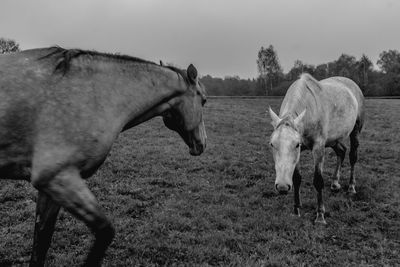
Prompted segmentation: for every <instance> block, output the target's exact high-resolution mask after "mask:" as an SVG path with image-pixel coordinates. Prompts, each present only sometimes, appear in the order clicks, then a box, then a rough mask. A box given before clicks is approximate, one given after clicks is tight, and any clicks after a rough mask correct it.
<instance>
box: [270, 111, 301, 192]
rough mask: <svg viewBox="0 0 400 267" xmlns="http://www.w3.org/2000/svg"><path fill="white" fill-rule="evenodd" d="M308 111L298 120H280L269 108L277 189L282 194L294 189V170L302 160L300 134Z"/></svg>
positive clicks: (286, 118) (299, 116)
mask: <svg viewBox="0 0 400 267" xmlns="http://www.w3.org/2000/svg"><path fill="white" fill-rule="evenodd" d="M305 113H306V110H304V111H303V112H301V113H300V114H299V115H298V116H297V117H296V118H292V117H290V116H288V117H285V118H279V116H278V115H276V114H275V112H274V111H272V109H271V108H269V114H270V116H271V119H272V122H271V123H272V125H273V126H274V131H273V132H272V134H271V139H270V146H271V150H272V155H273V158H274V162H275V171H276V179H275V189H276V190H277V191H278V192H279V193H280V194H287V193H288V192H289V191H290V190H291V189H292V188H293V181H292V176H293V172H294V169H295V167H296V165H297V163H298V162H299V159H300V148H301V141H302V136H301V134H300V132H299V130H298V129H299V128H298V126H299V124H300V123H301V121H302V119H303V117H304V115H305Z"/></svg>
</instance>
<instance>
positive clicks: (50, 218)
mask: <svg viewBox="0 0 400 267" xmlns="http://www.w3.org/2000/svg"><path fill="white" fill-rule="evenodd" d="M59 211H60V205H58V204H57V203H55V202H54V201H53V200H52V199H51V198H50V197H49V196H48V195H46V194H45V193H43V192H40V191H39V196H38V200H37V203H36V220H35V232H34V236H33V248H32V255H31V261H30V264H29V266H31V267H32V266H44V263H45V260H46V254H47V251H48V249H49V247H50V243H51V237H52V236H53V233H54V226H55V224H56V221H57V215H58V212H59Z"/></svg>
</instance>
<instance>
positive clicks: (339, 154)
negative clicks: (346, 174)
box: [331, 142, 347, 191]
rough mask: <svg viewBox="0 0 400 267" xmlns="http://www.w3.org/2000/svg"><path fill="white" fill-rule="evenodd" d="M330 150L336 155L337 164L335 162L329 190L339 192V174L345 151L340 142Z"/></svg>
mask: <svg viewBox="0 0 400 267" xmlns="http://www.w3.org/2000/svg"><path fill="white" fill-rule="evenodd" d="M332 148H333V150H334V151H335V153H336V156H337V162H336V169H335V173H334V175H333V179H332V184H331V190H332V191H339V190H340V188H341V186H340V183H339V180H340V173H341V171H342V165H343V160H344V157H345V156H346V150H347V149H346V147H345V146H344V145H343V144H342V143H340V142H337V143H336V145H335V146H333V147H332Z"/></svg>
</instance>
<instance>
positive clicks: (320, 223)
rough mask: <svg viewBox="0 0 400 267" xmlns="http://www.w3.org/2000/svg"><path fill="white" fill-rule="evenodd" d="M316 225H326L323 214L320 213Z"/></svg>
mask: <svg viewBox="0 0 400 267" xmlns="http://www.w3.org/2000/svg"><path fill="white" fill-rule="evenodd" d="M314 223H315V224H319V225H326V221H325V218H324V215H323V214H322V213H318V214H317V218H316V219H315V221H314Z"/></svg>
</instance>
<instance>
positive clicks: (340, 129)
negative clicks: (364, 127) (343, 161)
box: [327, 115, 357, 144]
mask: <svg viewBox="0 0 400 267" xmlns="http://www.w3.org/2000/svg"><path fill="white" fill-rule="evenodd" d="M356 119H357V116H356V115H349V116H348V117H346V118H343V117H342V118H333V119H331V121H330V123H329V130H328V136H327V144H329V143H334V142H336V141H341V140H343V139H345V138H347V137H349V135H350V133H351V131H352V130H353V128H354V125H355V123H356Z"/></svg>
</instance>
